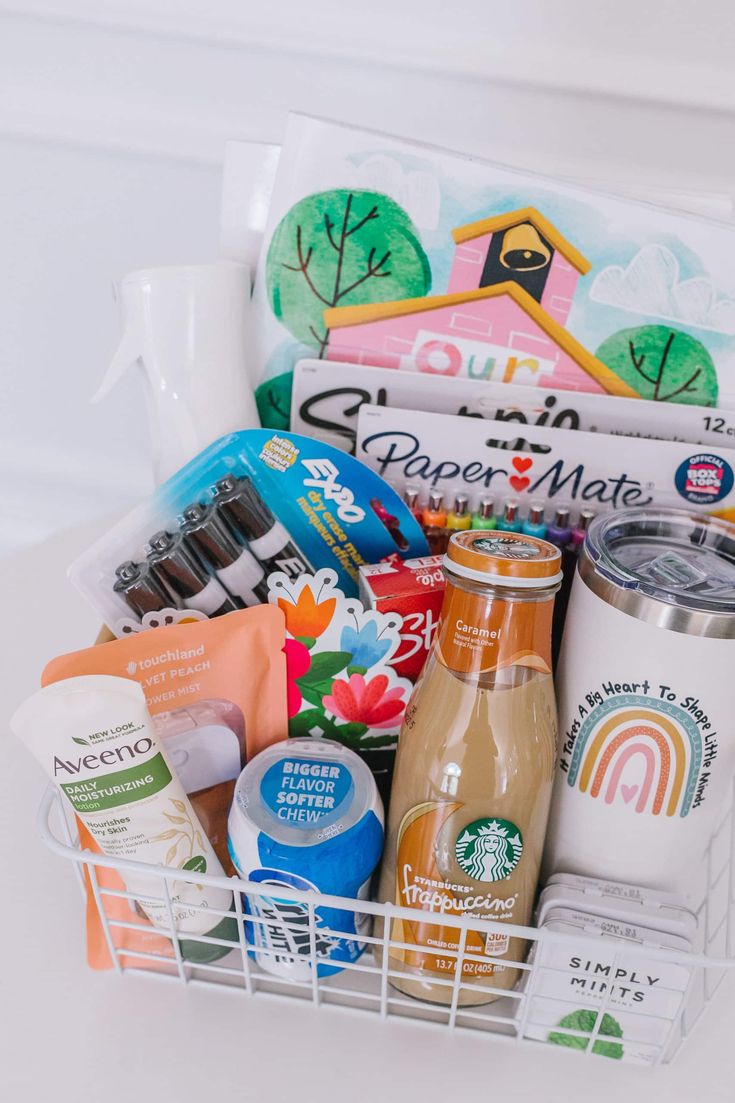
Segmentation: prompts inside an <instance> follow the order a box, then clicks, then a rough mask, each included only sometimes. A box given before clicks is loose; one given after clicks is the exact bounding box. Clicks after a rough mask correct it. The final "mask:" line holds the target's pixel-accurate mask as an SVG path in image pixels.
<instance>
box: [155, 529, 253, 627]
mask: <svg viewBox="0 0 735 1103" xmlns="http://www.w3.org/2000/svg"><path fill="white" fill-rule="evenodd" d="M148 547H149V548H150V551H149V552H148V563H149V564H150V567H151V570H152V571H153V574H154V576H155V577H156V578H157V579H158V581H159V582H160V583H161V584H162V585H163V586H164V587H165V588H166V589H167V590H170V591H171V593H172V594H174V595H175V596H176V597H178V598H181V601H182V603H183V605H184V607H185V608H186V609H198V610H199V612H200V613H206V615H207V616H208V617H218V616H220V614H222V613H230V612H231V611H232V610H233V609H239V608H240V606H239V605H238V604H237V602H236V601H235V600H234V599H233V598H231V597H230V595H229V594H228V593H227V591H226V590H225V589H224V587H223V586H222V584H221V583H220V582H218V580H217V578H216V576H215V575H214V574H212V573H210V571H209V569H208V568H207V567H205V566H204V564H203V563H202V561H201V560H200V559H199V558H198V557H197V556H195V555H194V553H193V552H192V551H191V550H190V549H189V548H188V547H187V545H186V544H185V543H184V538H183V536H181V535H180V534H179V533H176V535H173V534H172V533H170V532H166V531H165V530H163V529H162V530H161V531H160V532H157V533H156V534H155V535H154V536H152V537H151V538H150V540H149V541H148Z"/></svg>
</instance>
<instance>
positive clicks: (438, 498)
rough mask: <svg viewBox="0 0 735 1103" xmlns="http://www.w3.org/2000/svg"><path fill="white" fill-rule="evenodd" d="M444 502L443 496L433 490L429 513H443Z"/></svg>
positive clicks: (430, 496) (430, 497)
mask: <svg viewBox="0 0 735 1103" xmlns="http://www.w3.org/2000/svg"><path fill="white" fill-rule="evenodd" d="M443 502H444V496H443V494H441V493H439V491H437V490H432V492H431V494H430V495H429V512H430V513H439V512H440V511H441V508H442V504H443Z"/></svg>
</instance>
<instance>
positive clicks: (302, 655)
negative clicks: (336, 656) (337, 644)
mask: <svg viewBox="0 0 735 1103" xmlns="http://www.w3.org/2000/svg"><path fill="white" fill-rule="evenodd" d="M283 651H284V654H285V656H286V710H287V712H288V717H289V720H290V719H291V717H292V716H295V715H296V713H297V712H298V711H299V709H300V708H301V690H300V689H299V687H298V686H297V685H296V679H297V678H301V677H303V675H304V674H306V672H307V670H308V669H309V667H310V666H311V655H310V654H309V651H308V649H307V648H306V647H304V645H303V643H299V641H298V640H286V642H285V644H284V645H283Z"/></svg>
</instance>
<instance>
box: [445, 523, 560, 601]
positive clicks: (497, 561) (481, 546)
mask: <svg viewBox="0 0 735 1103" xmlns="http://www.w3.org/2000/svg"><path fill="white" fill-rule="evenodd" d="M444 568H445V570H446V571H448V572H449V573H450V574H455V575H459V576H460V577H462V578H469V579H472V580H473V581H475V582H486V583H487V584H488V585H492V586H508V587H510V588H511V589H536V588H543V587H549V586H556V585H558V584H559V583H560V582H561V580H562V571H561V552H560V551H559V549H558V548H556V547H554V545H553V544H549V543H548V541H546V540H539V539H537V537H535V536H525V535H523V534H521V533H518V532H498V533H495V532H493V533H488V532H485V531H483V530H482V529H478V530H475V531H472V532H457V533H455V534H454V535H453V536H452V538H451V540H450V541H449V547H448V549H447V554H446V555H445V556H444Z"/></svg>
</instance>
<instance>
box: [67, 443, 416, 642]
mask: <svg viewBox="0 0 735 1103" xmlns="http://www.w3.org/2000/svg"><path fill="white" fill-rule="evenodd" d="M426 551H427V544H426V540H425V538H424V535H423V533H422V532H421V528H420V526H419V525H418V523H417V522H416V520H415V518H414V517H413V516H412V514H411V511H410V510H409V509H408V507H407V506H406V505H405V504H404V502H403V501H402V500H401V499H400V498H399V496H398V494H397V493H396V492H395V491H394V490H393V489H392V488H391V487H390V486H389V485H388V484H387V483H386V482H385V481H384V480H383V479H382V478H381V477H380V476H379V475H377V474H376V473H375V472H374V471H371V470H370V469H369V468H368V467H366V466H365V465H364V464H362V463H360V462H359V461H358V460H355V459H354V458H353V457H352V456H348V455H345V453H343V452H341V451H339V450H337V449H335V448H332V447H330V446H329V445H327V444H323V443H320V442H318V441H314V440H311V439H309V438H307V437H300V436H295V435H294V434H292V433H281V434H276V433H273V432H271V431H270V430H265V429H250V430H245V431H243V432H240V433H232V434H230V435H229V436H226V437H222V438H221V439H220V440H218V441H216V442H215V443H214V444H212V445H210V447H209V448H206V449H205V450H204V451H203V452H201V453H200V454H199V455H198V456H197V457H196V458H195V459H193V460H191V461H190V462H189V463H188V464H186V465H185V466H184V467H182V468H181V470H180V471H178V472H177V473H176V474H175V475H173V476H172V477H171V478H170V479H169V480H168V481H167V482H165V483H164V484H163V485H162V486H160V487H159V488H158V490H156V491H155V492H154V494H153V495H152V496H151V498H149V499H148V501H147V502H145V503H144V504H142V505H141V506H139V507H138V508H137V509H135V510H134V511H133V512H132V513H129V514H128V515H127V517H125V518H123V520H122V521H120V522H119V523H118V524H117V525H115V527H114V528H112V529H111V530H110V531H109V532H108V533H106V534H105V535H104V536H103V537H102V538H101V539H100V540H98V541H97V542H96V543H95V544H93V545H92V546H91V547H90V548H88V549H87V551H85V552H84V553H83V554H82V555H81V556H80V557H79V558H78V559H77V560H76V561H75V562H74V563H73V564H72V566H71V568H70V570H69V576H70V578H71V580H72V582H73V583H74V584H75V585H76V586H77V587H78V588H79V589H80V590H81V592H82V593H83V594H84V596H85V597H86V598H87V599H88V600H89V601H90V602H91V603H92V605H93V606H94V607H95V609H97V611H98V612H99V614H100V616H101V617H102V619H103V620H104V622H105V624H107V625H108V626H109V627H110V629H111V630H112V632H113V634H114V635H116V636H118V637H124V636H127V635H131V634H134V633H136V632H140V631H141V630H142V629H146V628H160V627H162V626H166V625H171V624H177V623H182V622H187V621H192V620H202V619H205V618H207V617H215V616H219V615H221V614H224V613H227V612H231V611H232V610H234V609H242V608H245V607H248V606H252V605H258V604H260V603H262V602H265V601H267V594H268V577H269V576H270V575H271V574H274V573H283V574H285V575H286V576H287V577H289V578H291V579H297V578H299V577H300V576H301V575H303V574H306V573H312V572H313V571H315V570H318V569H320V568H323V567H330V568H332V569H333V570H335V571H336V572H337V575H338V578H339V582H340V586H341V587H342V590H343V591H344V593H345V594H347V595H350V596H356V595H357V583H358V572H359V568H360V567H361V566H362V565H363V564H364V563H375V562H377V561H378V560H380V559H383V558H385V557H386V556H388V555H391V554H392V553H395V552H398V553H400V555H401V556H403V557H405V558H409V557H415V556H420V555H425V554H426Z"/></svg>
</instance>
